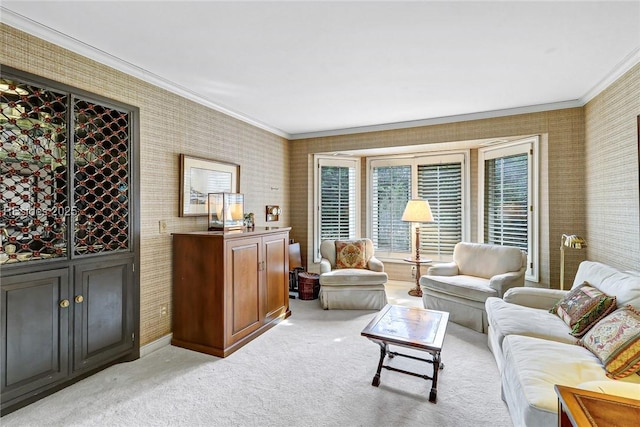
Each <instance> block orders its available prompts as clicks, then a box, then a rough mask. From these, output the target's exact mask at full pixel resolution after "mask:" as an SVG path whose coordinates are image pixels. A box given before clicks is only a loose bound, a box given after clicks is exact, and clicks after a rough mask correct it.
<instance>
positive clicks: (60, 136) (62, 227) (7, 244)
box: [0, 79, 70, 264]
mask: <svg viewBox="0 0 640 427" xmlns="http://www.w3.org/2000/svg"><path fill="white" fill-rule="evenodd" d="M0 110H1V114H0V243H1V244H0V264H13V263H20V262H31V261H36V260H43V259H49V258H56V257H66V256H67V254H66V250H67V244H68V233H67V215H68V214H69V211H70V209H69V203H68V197H67V194H68V187H67V181H68V179H67V161H68V156H67V154H68V153H67V147H68V126H67V122H68V95H66V94H63V93H60V92H57V91H54V90H50V89H47V88H45V87H42V86H34V85H30V84H25V83H19V82H16V81H12V80H9V79H0Z"/></svg>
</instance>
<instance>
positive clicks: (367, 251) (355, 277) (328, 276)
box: [319, 239, 388, 310]
mask: <svg viewBox="0 0 640 427" xmlns="http://www.w3.org/2000/svg"><path fill="white" fill-rule="evenodd" d="M352 242H356V244H357V246H358V247H360V248H361V249H364V253H359V251H357V253H356V254H355V255H354V262H358V259H359V261H360V263H359V264H360V265H359V266H358V268H352V267H350V266H349V265H347V267H346V268H345V265H344V263H342V262H341V260H342V259H341V258H340V257H341V255H340V254H338V253H337V251H336V243H338V245H339V246H340V247H343V246H344V244H345V241H340V240H324V241H323V242H322V243H321V244H320V255H321V256H322V260H321V261H320V295H319V299H320V304H321V305H322V308H324V309H325V310H328V309H347V310H350V309H355V310H380V309H381V308H382V307H384V306H385V305H386V304H387V295H386V293H385V289H384V284H385V283H387V279H388V277H387V273H385V272H384V265H383V264H382V262H381V261H380V260H379V259H377V258H376V257H375V256H374V248H373V242H372V241H371V239H357V240H354V241H352ZM356 258H358V259H356ZM341 264H342V265H341ZM339 267H341V268H339Z"/></svg>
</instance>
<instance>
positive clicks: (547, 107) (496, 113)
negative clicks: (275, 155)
mask: <svg viewBox="0 0 640 427" xmlns="http://www.w3.org/2000/svg"><path fill="white" fill-rule="evenodd" d="M582 106H584V103H583V102H582V101H580V100H578V99H576V100H572V101H563V102H554V103H550V104H539V105H530V106H526V107H517V108H507V109H503V110H491V111H483V112H480V113H470V114H459V115H455V116H443V117H435V118H433V119H421V120H411V121H406V122H395V123H385V124H380V125H372V126H362V127H353V128H345V129H335V130H326V131H320V132H308V133H296V134H292V135H291V138H290V139H291V140H299V139H309V138H322V137H325V136H340V135H353V134H356V133H366V132H381V131H386V130H396V129H408V128H415V127H421V126H433V125H442V124H448V123H457V122H467V121H471V120H482V119H494V118H497V117H505V116H515V115H518V114H528V113H540V112H544V111H552V110H562V109H565V108H575V107H582Z"/></svg>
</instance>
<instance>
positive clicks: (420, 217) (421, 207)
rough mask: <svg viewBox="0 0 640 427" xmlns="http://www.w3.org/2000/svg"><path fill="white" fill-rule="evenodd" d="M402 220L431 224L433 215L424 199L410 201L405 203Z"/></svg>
mask: <svg viewBox="0 0 640 427" xmlns="http://www.w3.org/2000/svg"><path fill="white" fill-rule="evenodd" d="M402 220H403V221H406V222H431V221H433V214H432V213H431V207H430V206H429V202H428V201H426V200H424V199H411V200H409V201H408V202H407V206H406V207H405V208H404V213H403V214H402Z"/></svg>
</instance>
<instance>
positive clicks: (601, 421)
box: [554, 385, 640, 427]
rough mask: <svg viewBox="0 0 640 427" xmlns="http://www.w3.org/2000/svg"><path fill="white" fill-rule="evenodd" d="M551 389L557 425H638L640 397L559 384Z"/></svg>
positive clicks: (574, 426) (567, 426) (576, 426)
mask: <svg viewBox="0 0 640 427" xmlns="http://www.w3.org/2000/svg"><path fill="white" fill-rule="evenodd" d="M554 388H555V390H556V394H557V395H558V425H559V426H561V427H565V426H566V427H584V426H592V427H596V426H637V425H640V400H635V399H629V398H626V397H620V396H613V395H611V394H603V393H597V392H595V391H589V390H582V389H579V388H573V387H567V386H562V385H555V387H554Z"/></svg>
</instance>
